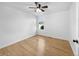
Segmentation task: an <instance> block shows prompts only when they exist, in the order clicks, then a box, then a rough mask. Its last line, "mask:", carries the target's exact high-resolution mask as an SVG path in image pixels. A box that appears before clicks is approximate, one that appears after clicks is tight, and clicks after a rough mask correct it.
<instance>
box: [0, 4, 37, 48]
mask: <svg viewBox="0 0 79 59" xmlns="http://www.w3.org/2000/svg"><path fill="white" fill-rule="evenodd" d="M35 26H36V25H35V17H34V16H33V15H31V14H29V13H27V12H26V13H25V12H23V11H21V10H19V9H16V8H13V7H10V6H8V5H0V48H2V47H5V46H7V45H10V44H13V43H14V42H18V41H21V40H22V39H25V38H28V37H31V36H33V35H35Z"/></svg>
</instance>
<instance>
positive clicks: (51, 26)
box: [39, 10, 70, 40]
mask: <svg viewBox="0 0 79 59" xmlns="http://www.w3.org/2000/svg"><path fill="white" fill-rule="evenodd" d="M44 24H45V30H42V31H39V34H42V35H46V36H50V37H56V38H61V39H65V40H66V39H69V38H70V36H69V13H68V10H66V11H60V12H57V13H52V14H49V15H47V16H46V15H45V20H44Z"/></svg>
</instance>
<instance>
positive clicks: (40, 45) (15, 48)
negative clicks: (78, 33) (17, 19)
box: [0, 35, 73, 56]
mask: <svg viewBox="0 0 79 59" xmlns="http://www.w3.org/2000/svg"><path fill="white" fill-rule="evenodd" d="M0 55H1V56H43V55H44V56H73V52H72V49H71V47H70V45H69V42H68V41H66V40H61V39H56V38H50V37H46V36H41V35H36V36H33V37H31V38H28V39H25V40H23V41H21V42H18V43H15V44H13V45H10V46H8V47H5V48H2V49H0Z"/></svg>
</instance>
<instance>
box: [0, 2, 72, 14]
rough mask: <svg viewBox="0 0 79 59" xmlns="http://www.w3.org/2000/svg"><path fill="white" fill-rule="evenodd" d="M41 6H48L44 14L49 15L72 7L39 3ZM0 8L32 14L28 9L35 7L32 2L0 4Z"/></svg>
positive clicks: (64, 4) (52, 3)
mask: <svg viewBox="0 0 79 59" xmlns="http://www.w3.org/2000/svg"><path fill="white" fill-rule="evenodd" d="M40 3H41V4H42V5H46V4H47V5H48V9H46V12H45V13H48V14H51V13H55V12H59V11H63V10H68V9H69V8H70V6H71V5H72V3H71V2H40ZM0 6H9V7H12V8H16V9H18V10H20V11H23V12H26V13H34V10H32V9H29V7H30V6H35V4H34V2H0Z"/></svg>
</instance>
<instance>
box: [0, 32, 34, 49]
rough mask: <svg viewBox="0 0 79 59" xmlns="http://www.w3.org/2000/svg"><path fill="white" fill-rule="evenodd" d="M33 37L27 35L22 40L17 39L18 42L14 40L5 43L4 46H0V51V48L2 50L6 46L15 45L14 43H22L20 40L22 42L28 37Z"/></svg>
mask: <svg viewBox="0 0 79 59" xmlns="http://www.w3.org/2000/svg"><path fill="white" fill-rule="evenodd" d="M34 35H35V34H32V35H28V36H26V37H24V38H21V39H18V40H16V41H12V42H9V43H7V44H4V45H2V46H0V49H2V48H4V47H8V46H10V45H12V44H15V43H17V42H20V41H22V40H24V39H28V38H30V37H32V36H34Z"/></svg>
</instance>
